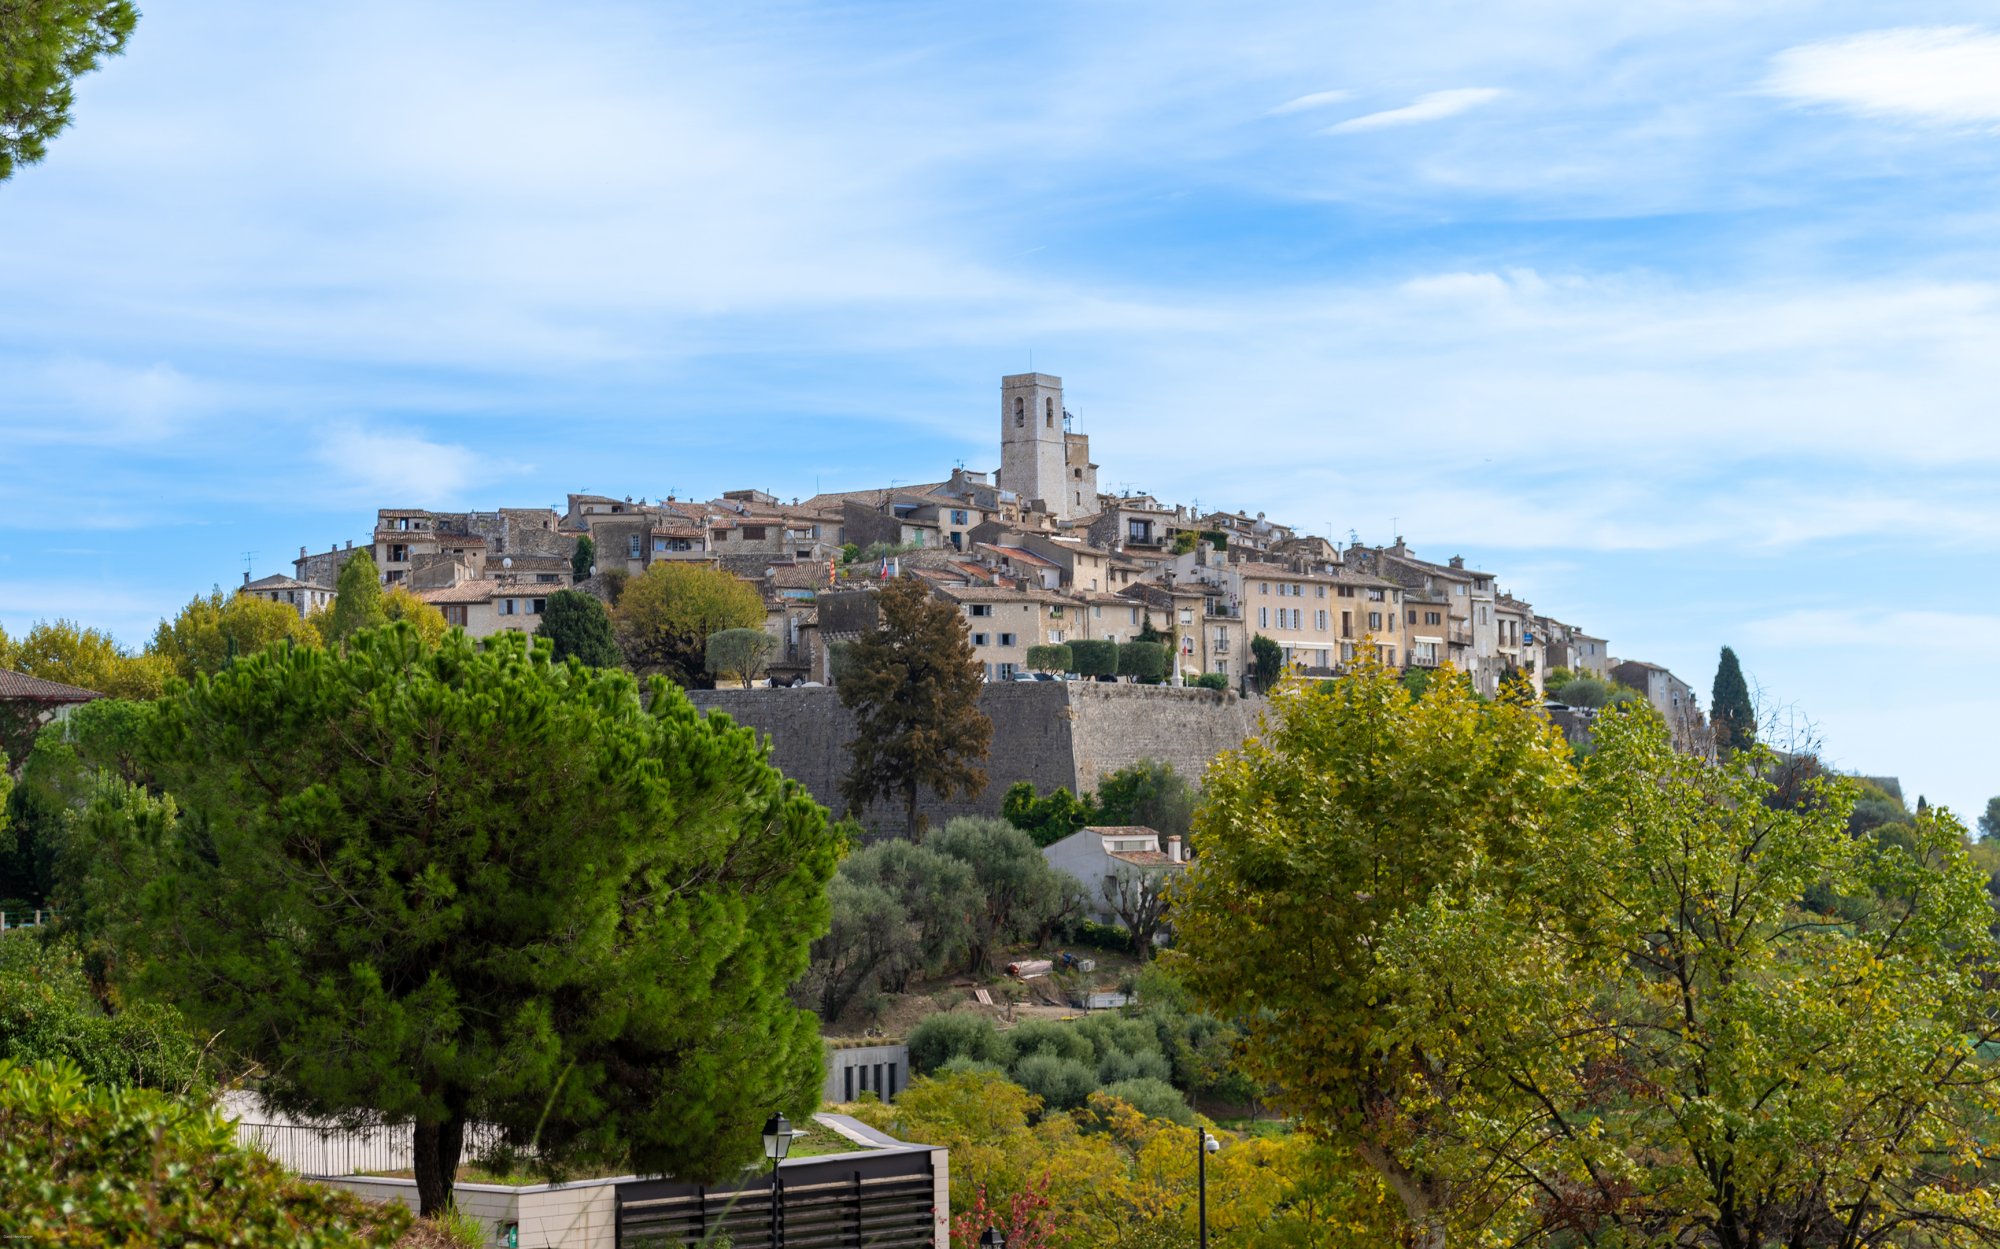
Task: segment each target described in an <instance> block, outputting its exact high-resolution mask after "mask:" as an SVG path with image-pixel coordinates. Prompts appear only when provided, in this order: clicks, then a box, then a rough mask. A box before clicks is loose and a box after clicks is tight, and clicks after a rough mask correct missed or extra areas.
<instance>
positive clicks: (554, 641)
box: [535, 538, 624, 668]
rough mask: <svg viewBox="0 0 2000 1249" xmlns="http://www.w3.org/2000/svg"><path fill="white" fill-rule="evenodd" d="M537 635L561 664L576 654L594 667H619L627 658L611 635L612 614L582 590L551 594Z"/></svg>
mask: <svg viewBox="0 0 2000 1249" xmlns="http://www.w3.org/2000/svg"><path fill="white" fill-rule="evenodd" d="M584 541H586V542H588V541H589V539H588V538H586V539H584ZM535 636H536V637H539V638H547V639H548V640H549V644H550V645H551V646H552V647H554V648H555V655H554V657H555V660H556V662H557V663H561V662H562V661H563V660H565V659H569V658H571V657H572V656H574V657H575V658H577V659H580V660H582V661H583V662H584V663H586V664H589V665H590V666H591V667H593V668H616V667H617V666H618V665H619V664H620V663H621V662H623V660H624V656H623V655H621V654H619V653H618V643H617V641H616V639H614V638H613V637H612V635H611V614H610V613H609V612H607V611H605V610H604V604H603V603H600V602H598V601H597V600H596V599H595V598H592V597H591V596H590V595H588V594H585V593H584V592H583V591H581V590H557V591H556V592H555V593H554V594H551V595H549V601H548V606H547V607H546V609H544V610H543V612H542V623H541V624H539V625H537V626H536V628H535Z"/></svg>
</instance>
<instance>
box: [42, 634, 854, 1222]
mask: <svg viewBox="0 0 2000 1249" xmlns="http://www.w3.org/2000/svg"><path fill="white" fill-rule="evenodd" d="M144 714H145V722H144V724H143V726H142V728H143V736H142V743H143V744H142V749H141V753H140V755H139V757H138V759H137V762H136V767H135V769H134V773H135V775H136V776H137V777H138V778H139V779H141V780H143V781H145V782H146V783H147V784H148V785H149V786H150V787H151V788H150V789H149V790H147V791H140V790H138V789H136V788H131V789H124V790H123V791H122V792H114V791H118V790H119V787H116V786H112V785H104V786H101V787H100V793H99V796H98V798H97V800H96V802H95V803H94V804H93V806H92V807H91V808H90V809H88V810H87V811H86V812H85V813H84V815H83V827H82V830H81V831H82V833H83V835H84V836H86V837H87V838H88V839H89V844H90V845H91V846H92V847H93V854H92V855H91V856H90V859H89V862H88V863H87V864H84V865H82V877H81V879H80V880H79V881H77V882H75V883H74V884H69V883H66V884H65V888H69V889H73V890H74V891H75V892H77V893H78V894H80V895H82V896H85V897H87V898H89V899H92V900H93V905H92V906H90V907H89V908H87V910H86V912H85V913H86V914H88V915H90V916H97V917H103V918H102V920H101V922H102V924H103V925H104V926H105V931H104V932H103V933H102V934H100V935H102V936H103V937H105V938H107V939H108V941H109V943H110V944H111V946H112V948H116V949H121V950H126V951H129V952H131V953H132V954H133V955H134V956H135V957H134V958H133V960H132V966H134V967H136V968H137V969H138V971H137V972H136V980H135V982H134V983H132V984H130V985H128V986H126V987H127V989H128V991H129V992H131V993H134V994H137V995H139V996H160V997H168V998H171V1000H173V1001H174V1002H175V1003H176V1004H177V1005H178V1006H179V1007H180V1008H181V1009H182V1010H183V1011H184V1012H185V1013H186V1014H187V1015H188V1016H189V1017H190V1019H191V1020H192V1021H193V1022H194V1023H195V1024H196V1026H197V1027H199V1028H200V1029H201V1030H202V1032H203V1034H204V1035H219V1036H220V1037H221V1038H222V1043H223V1044H224V1045H233V1046H235V1047H237V1048H238V1049H239V1050H240V1051H241V1054H242V1056H243V1057H245V1058H248V1059H252V1060H255V1061H256V1062H257V1063H258V1064H260V1065H261V1067H262V1068H263V1070H264V1071H266V1072H267V1073H268V1077H267V1080H266V1083H265V1085H264V1087H263V1092H264V1095H265V1097H266V1098H267V1099H268V1100H270V1101H272V1102H273V1103H275V1104H276V1105H277V1106H278V1107H279V1108H280V1109H283V1110H286V1111H289V1112H292V1113H297V1114H304V1115H311V1116H329V1115H359V1114H365V1113H371V1112H372V1113H379V1114H382V1115H384V1116H386V1117H388V1118H389V1119H390V1120H391V1121H398V1120H400V1121H403V1122H413V1123H414V1124H415V1154H416V1162H415V1168H416V1179H417V1189H418V1194H419V1197H420V1200H421V1204H422V1206H423V1211H424V1213H427V1214H428V1213H432V1212H434V1211H436V1210H438V1209H439V1208H441V1207H443V1206H445V1205H447V1204H448V1203H449V1202H450V1199H451V1182H452V1177H453V1175H454V1173H455V1169H456V1167H457V1165H458V1163H459V1159H460V1153H461V1145H462V1142H463V1140H464V1132H465V1126H466V1124H467V1123H468V1122H470V1121H472V1120H475V1119H476V1120H481V1121H485V1122H491V1123H495V1124H498V1125H499V1126H500V1128H501V1130H502V1131H503V1132H504V1133H505V1135H506V1138H507V1140H508V1141H509V1142H510V1143H512V1144H515V1145H518V1146H520V1147H522V1148H524V1149H527V1148H528V1147H529V1146H530V1145H532V1150H531V1153H532V1156H533V1158H535V1159H539V1160H540V1162H541V1164H542V1165H544V1166H546V1167H550V1168H555V1167H561V1166H566V1165H572V1164H583V1163H594V1164H599V1165H612V1166H616V1167H619V1168H621V1169H629V1170H635V1171H638V1172H642V1173H651V1174H661V1173H666V1174H673V1175H680V1176H685V1177H687V1178H690V1179H698V1178H709V1179H713V1178H719V1177H720V1176H722V1175H724V1174H729V1173H731V1172H733V1171H734V1170H735V1168H736V1167H738V1166H739V1165H741V1164H743V1163H746V1162H749V1161H751V1160H752V1159H754V1158H756V1157H757V1156H758V1154H759V1150H760V1144H759V1140H758V1135H759V1128H760V1126H761V1125H762V1123H763V1122H764V1120H765V1118H766V1117H767V1116H768V1115H769V1114H770V1113H771V1112H772V1111H773V1110H783V1111H785V1112H786V1113H788V1114H791V1115H793V1116H794V1117H799V1116H802V1115H804V1114H806V1113H809V1112H810V1111H811V1109H812V1107H813V1105H814V1103H815V1101H816V1099H817V1093H818V1087H819V1082H820V1071H821V1061H822V1060H821V1053H820V1044H819V1037H818V1033H817V1029H816V1027H815V1026H814V1023H813V1020H812V1017H811V1016H810V1015H808V1014H805V1013H803V1012H801V1011H799V1010H797V1009H795V1008H793V1007H792V1006H791V1005H789V1003H788V1002H787V1001H786V997H785V994H786V987H787V986H788V985H790V984H791V983H792V982H793V981H795V980H796V979H797V978H798V977H799V975H800V974H801V973H802V972H804V970H805V967H806V958H807V951H808V948H809V946H810V944H811V942H812V940H813V938H815V937H816V936H818V935H819V934H820V933H821V932H822V931H824V930H825V928H826V923H827V901H826V886H827V881H828V879H829V878H830V877H831V875H832V873H833V869H834V865H835V861H836V859H837V857H838V845H837V843H838V840H839V839H838V838H837V837H836V836H835V835H834V834H832V833H831V832H830V831H829V830H828V828H827V824H826V814H825V811H824V809H822V808H821V807H819V806H817V805H816V804H814V803H813V802H812V801H811V799H810V798H808V797H807V796H806V795H805V794H804V793H803V791H801V790H800V789H799V787H798V786H797V785H796V784H794V783H792V782H790V781H787V780H786V779H785V778H784V777H783V776H782V775H780V774H779V772H778V771H777V770H776V769H775V768H773V767H772V766H771V765H770V764H769V762H768V761H767V760H766V758H765V752H764V748H763V746H762V745H761V744H760V743H759V742H758V740H757V736H756V734H755V733H753V732H751V731H750V730H748V729H743V728H738V727H735V726H733V725H731V724H729V723H728V721H727V720H725V719H723V718H721V717H717V718H715V719H706V718H704V717H702V716H701V715H699V714H698V713H697V712H696V711H695V709H694V708H693V707H692V706H691V705H689V703H688V702H687V700H686V699H685V698H684V697H682V696H681V694H680V693H679V691H678V690H675V689H674V688H673V687H672V686H670V685H668V684H667V683H666V682H663V681H662V682H655V684H654V687H653V694H652V702H651V706H650V709H645V708H642V707H641V706H640V701H639V697H638V691H637V689H636V688H635V687H634V685H633V682H632V679H631V678H630V677H629V676H627V675H626V674H624V673H622V672H603V671H598V670H591V669H583V668H578V667H576V666H573V665H560V664H555V663H553V662H552V661H551V660H550V659H549V658H548V653H547V651H546V649H544V648H540V647H535V646H533V645H532V644H531V643H530V642H529V640H528V639H527V638H525V637H522V636H520V635H518V634H511V633H503V634H501V635H499V636H497V637H495V638H491V639H488V640H487V641H486V642H485V643H484V644H483V645H481V644H478V643H475V642H473V641H472V640H471V639H470V638H468V637H466V636H465V634H464V633H462V632H453V633H451V634H449V635H448V636H447V637H446V638H445V639H444V641H443V643H442V644H440V645H438V646H436V647H430V646H426V645H424V644H423V643H422V642H421V641H420V640H419V639H418V638H417V637H416V635H415V633H414V631H413V630H412V629H411V628H409V626H407V625H401V624H398V625H395V626H392V627H390V628H387V629H380V630H371V631H364V632H362V633H358V634H355V635H354V636H353V637H352V638H350V639H349V640H348V643H347V645H346V647H345V648H342V649H335V648H329V649H322V650H314V649H307V648H291V649H289V650H286V649H274V650H271V651H267V652H265V653H263V654H260V655H253V656H249V657H247V658H245V659H243V660H240V661H239V662H237V663H236V664H235V665H233V666H232V667H230V668H228V669H227V670H225V671H224V672H222V673H220V674H219V675H217V676H216V677H214V678H213V679H212V680H210V681H208V682H204V683H202V684H201V685H198V686H196V687H194V688H191V689H183V690H181V691H180V692H179V693H178V694H177V695H176V696H175V697H173V698H171V699H167V700H163V701H161V702H159V703H155V704H147V705H146V706H145V708H144ZM273 934H282V935H283V939H282V940H274V939H273Z"/></svg>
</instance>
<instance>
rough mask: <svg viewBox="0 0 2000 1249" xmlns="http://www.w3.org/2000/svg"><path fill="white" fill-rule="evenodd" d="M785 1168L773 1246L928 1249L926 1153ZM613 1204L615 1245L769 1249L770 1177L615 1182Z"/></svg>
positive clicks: (930, 1180)
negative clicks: (709, 1183)
mask: <svg viewBox="0 0 2000 1249" xmlns="http://www.w3.org/2000/svg"><path fill="white" fill-rule="evenodd" d="M783 1166H784V1170H783V1179H784V1199H783V1200H782V1201H781V1202H779V1204H778V1213H779V1218H780V1219H781V1221H782V1224H783V1226H782V1231H781V1235H780V1237H779V1241H778V1243H779V1244H782V1245H783V1246H784V1247H785V1249H927V1247H929V1246H932V1245H935V1244H936V1239H935V1236H936V1228H937V1196H936V1194H937V1184H936V1176H935V1174H934V1171H933V1167H932V1157H931V1151H930V1150H929V1149H927V1148H922V1147H915V1148H906V1149H884V1150H877V1151H874V1152H871V1153H866V1154H858V1155H857V1154H847V1155H843V1156H840V1157H836V1158H827V1159H823V1160H822V1159H806V1158H801V1159H799V1160H797V1161H794V1162H787V1163H785V1164H783ZM617 1201H618V1247H619V1249H681V1247H682V1246H697V1245H721V1244H724V1243H727V1244H728V1245H729V1246H730V1249H776V1245H774V1244H773V1242H772V1239H771V1203H772V1185H771V1179H770V1176H769V1175H768V1174H766V1175H764V1176H762V1177H757V1178H752V1179H749V1180H747V1181H744V1182H741V1183H736V1184H723V1185H716V1186H713V1187H711V1186H707V1185H702V1184H686V1183H682V1182H681V1181H679V1180H633V1181H630V1182H628V1183H624V1184H620V1185H619V1186H618V1190H617ZM725 1236H726V1237H727V1238H728V1239H727V1241H726V1242H725V1241H724V1239H723V1237H725Z"/></svg>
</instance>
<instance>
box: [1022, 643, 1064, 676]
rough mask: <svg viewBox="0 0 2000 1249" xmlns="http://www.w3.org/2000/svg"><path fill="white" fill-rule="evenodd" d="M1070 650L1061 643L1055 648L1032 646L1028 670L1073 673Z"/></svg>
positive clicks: (1029, 650)
mask: <svg viewBox="0 0 2000 1249" xmlns="http://www.w3.org/2000/svg"><path fill="white" fill-rule="evenodd" d="M1074 662H1075V661H1074V660H1073V659H1072V658H1071V655H1070V648H1069V647H1068V646H1066V645H1064V644H1063V643H1061V642H1057V643H1055V644H1054V645H1053V646H1030V647H1029V648H1028V669H1029V671H1031V672H1073V671H1075V669H1074V668H1072V667H1071V666H1070V665H1071V664H1072V663H1074Z"/></svg>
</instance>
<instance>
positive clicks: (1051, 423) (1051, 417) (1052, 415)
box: [1042, 399, 1056, 429]
mask: <svg viewBox="0 0 2000 1249" xmlns="http://www.w3.org/2000/svg"><path fill="white" fill-rule="evenodd" d="M1042 402H1043V403H1046V404H1048V405H1049V406H1048V416H1047V417H1046V418H1045V419H1046V420H1047V422H1048V427H1049V428H1050V429H1054V428H1055V427H1056V401H1055V400H1053V399H1044V400H1043V401H1042Z"/></svg>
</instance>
